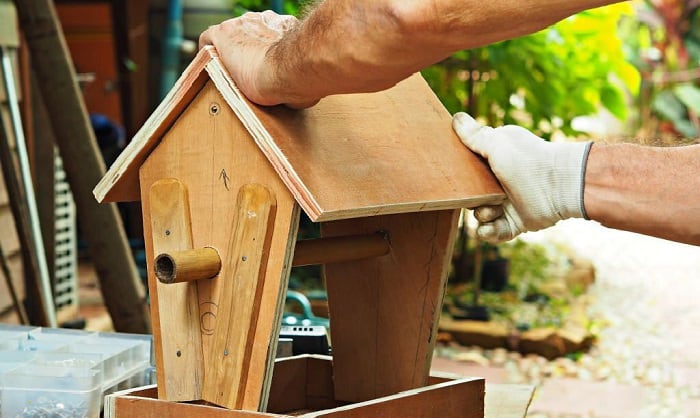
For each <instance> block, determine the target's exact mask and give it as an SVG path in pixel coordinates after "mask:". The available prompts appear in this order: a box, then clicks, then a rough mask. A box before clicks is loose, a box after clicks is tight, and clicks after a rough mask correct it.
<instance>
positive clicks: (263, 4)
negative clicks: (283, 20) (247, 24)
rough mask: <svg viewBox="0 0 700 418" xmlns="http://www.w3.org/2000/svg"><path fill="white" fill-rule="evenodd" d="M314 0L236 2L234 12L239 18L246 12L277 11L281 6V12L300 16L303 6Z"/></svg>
mask: <svg viewBox="0 0 700 418" xmlns="http://www.w3.org/2000/svg"><path fill="white" fill-rule="evenodd" d="M311 1H312V0H278V1H274V0H236V2H235V5H234V8H233V11H234V13H235V14H236V15H237V16H240V15H242V14H243V13H245V12H261V11H263V10H275V9H277V8H279V7H280V6H281V10H279V11H280V12H282V13H284V14H288V15H293V16H298V15H299V12H300V11H301V10H302V8H303V6H304V5H305V4H307V3H309V2H311Z"/></svg>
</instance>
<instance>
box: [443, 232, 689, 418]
mask: <svg viewBox="0 0 700 418" xmlns="http://www.w3.org/2000/svg"><path fill="white" fill-rule="evenodd" d="M524 238H525V239H527V240H533V241H541V240H550V241H555V242H560V243H564V244H567V245H568V246H569V247H571V248H572V249H574V250H575V251H576V252H577V253H578V254H579V255H580V256H582V257H585V258H588V259H590V260H591V261H593V263H594V265H595V267H596V283H595V285H594V286H592V288H591V289H590V293H591V295H592V297H593V303H592V305H591V314H592V315H596V316H597V317H600V318H602V319H604V320H605V321H606V322H607V326H606V327H604V328H603V330H602V332H601V334H600V339H599V342H598V344H597V345H596V347H594V348H593V349H592V350H591V351H590V352H589V353H588V354H585V355H584V356H583V357H582V358H581V359H579V360H578V361H577V362H574V361H571V360H568V359H558V360H555V361H551V362H548V361H546V360H545V359H543V358H539V357H535V356H528V357H521V356H519V355H517V354H515V353H507V352H505V351H504V350H488V351H484V350H479V349H476V348H471V349H467V348H459V347H442V348H439V349H438V350H437V352H436V360H435V362H434V368H439V369H443V370H455V368H457V369H459V367H460V365H459V364H455V363H461V364H462V365H463V366H464V367H468V366H466V365H467V364H468V363H469V364H471V365H472V366H469V367H472V368H473V367H479V368H481V369H483V370H471V372H472V373H475V372H479V371H481V372H483V374H484V375H486V374H488V375H490V377H491V379H490V381H492V382H494V381H502V382H520V383H532V384H535V385H537V386H538V390H537V392H536V395H535V399H534V401H533V403H532V405H531V407H530V413H529V415H528V417H531V418H664V417H673V418H700V247H693V246H688V245H682V244H677V243H672V242H669V241H663V240H658V239H654V238H650V237H645V236H641V235H637V234H631V233H627V232H621V231H614V230H610V229H606V228H603V227H601V226H600V225H598V224H596V223H594V222H586V221H582V220H569V221H566V222H561V223H559V224H558V225H557V226H556V227H554V228H550V229H549V230H547V231H543V232H539V233H535V234H527V235H526V236H525V237H524ZM465 360H468V361H465ZM445 361H448V362H447V363H446V362H445ZM441 362H442V363H441ZM455 371H458V372H460V373H465V372H469V371H468V370H455ZM487 379H488V377H487Z"/></svg>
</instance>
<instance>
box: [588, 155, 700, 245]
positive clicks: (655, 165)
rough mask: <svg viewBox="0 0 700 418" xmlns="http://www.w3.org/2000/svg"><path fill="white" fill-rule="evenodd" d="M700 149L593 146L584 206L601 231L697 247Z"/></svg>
mask: <svg viewBox="0 0 700 418" xmlns="http://www.w3.org/2000/svg"><path fill="white" fill-rule="evenodd" d="M698 173H700V145H693V146H686V147H672V148H655V147H641V146H635V145H627V144H621V145H602V144H596V145H594V146H593V148H592V149H591V152H590V155H589V157H588V164H587V167H586V180H585V188H584V204H585V208H586V212H587V214H588V216H589V217H590V218H591V219H593V220H596V221H599V222H601V223H602V224H603V225H605V226H608V227H611V228H616V229H623V230H627V231H632V232H638V233H642V234H646V235H653V236H656V237H660V238H665V239H671V240H674V241H680V242H685V243H689V244H695V245H699V244H700V180H699V177H698Z"/></svg>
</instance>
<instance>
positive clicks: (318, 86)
mask: <svg viewBox="0 0 700 418" xmlns="http://www.w3.org/2000/svg"><path fill="white" fill-rule="evenodd" d="M615 2H616V1H615V0H555V1H552V0H549V1H548V0H529V1H523V0H501V1H491V2H489V1H483V0H478V1H477V0H466V1H465V0H433V1H428V0H413V1H411V0H374V1H357V0H326V1H324V2H321V3H319V5H318V6H317V7H316V8H315V9H314V10H313V11H312V12H311V13H310V14H309V15H308V16H307V17H306V18H305V19H303V20H302V21H301V23H300V24H299V26H298V27H297V28H296V29H295V30H292V31H290V32H289V33H288V34H287V35H286V36H285V37H284V38H283V39H282V40H281V41H280V42H278V43H277V44H276V45H274V46H273V47H272V48H270V50H269V51H268V54H267V57H268V60H269V61H270V67H271V68H273V70H272V72H271V74H270V75H271V76H272V78H271V80H270V83H269V85H268V86H267V87H268V88H270V89H275V90H276V91H277V94H281V95H282V96H283V97H285V98H288V99H289V100H286V101H297V102H300V101H313V100H316V99H319V98H321V97H324V96H326V95H329V94H336V93H351V92H362V91H374V90H381V89H384V88H388V87H390V86H392V85H394V84H395V83H397V82H398V81H400V80H402V79H403V78H405V77H407V76H408V75H410V74H412V73H414V72H416V71H418V70H420V69H422V68H424V67H426V66H428V65H431V64H433V63H436V62H438V61H440V60H442V59H444V58H446V57H448V56H449V55H450V54H452V53H453V52H455V51H458V50H462V49H467V48H473V47H477V46H482V45H486V44H489V43H492V42H496V41H500V40H504V39H510V38H514V37H517V36H521V35H525V34H528V33H532V32H535V31H537V30H540V29H542V28H544V27H547V26H549V25H551V24H553V23H555V22H556V21H558V20H561V19H563V18H565V17H567V16H569V15H572V14H574V13H576V12H579V11H581V10H585V9H588V8H592V7H597V6H602V5H605V4H610V3H615Z"/></svg>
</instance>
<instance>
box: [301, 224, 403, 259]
mask: <svg viewBox="0 0 700 418" xmlns="http://www.w3.org/2000/svg"><path fill="white" fill-rule="evenodd" d="M389 251H390V244H389V236H388V235H387V234H384V233H382V232H376V233H374V234H368V235H350V236H346V237H331V238H319V239H309V240H303V241H297V244H296V249H295V250H294V259H293V261H292V265H293V266H294V267H298V266H308V265H312V264H326V263H339V262H343V261H354V260H362V259H365V258H372V257H379V256H382V255H386V254H388V253H389Z"/></svg>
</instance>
